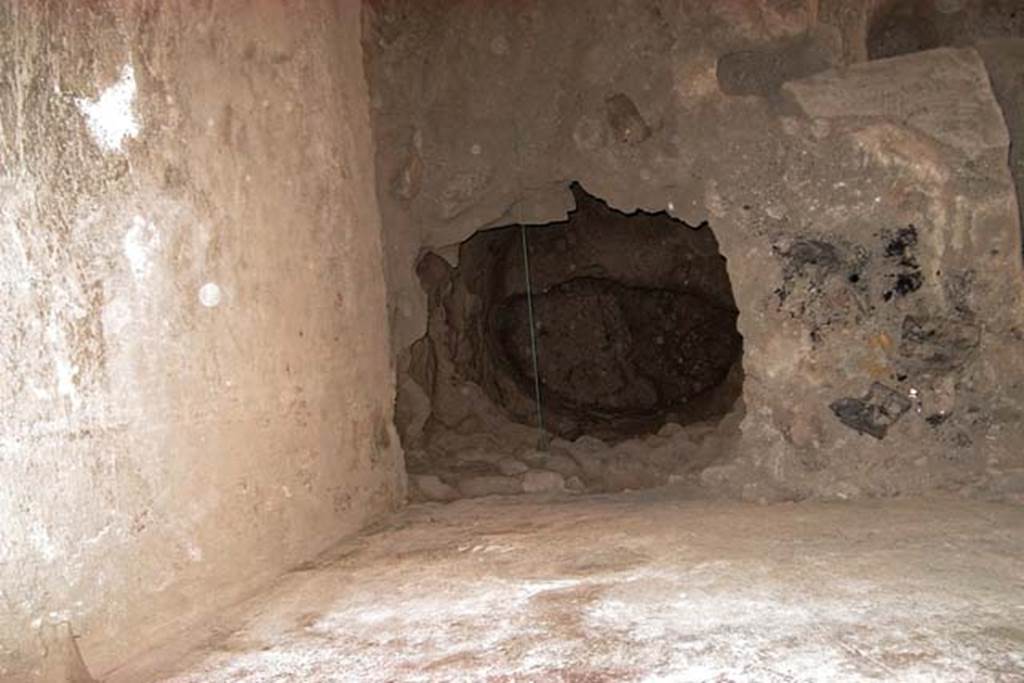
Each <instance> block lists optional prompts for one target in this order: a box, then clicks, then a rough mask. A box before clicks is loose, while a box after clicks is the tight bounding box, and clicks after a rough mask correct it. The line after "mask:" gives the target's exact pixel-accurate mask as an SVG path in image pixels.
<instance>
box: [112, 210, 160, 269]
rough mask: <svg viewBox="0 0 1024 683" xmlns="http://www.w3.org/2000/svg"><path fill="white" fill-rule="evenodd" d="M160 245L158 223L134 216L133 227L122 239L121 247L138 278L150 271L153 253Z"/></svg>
mask: <svg viewBox="0 0 1024 683" xmlns="http://www.w3.org/2000/svg"><path fill="white" fill-rule="evenodd" d="M159 246H160V235H159V234H158V233H157V231H156V225H154V224H153V222H152V221H147V220H146V219H145V218H143V217H142V216H135V217H133V218H132V224H131V227H129V228H128V231H127V232H126V233H125V234H124V239H123V240H122V241H121V248H122V250H123V251H124V257H125V258H126V259H128V266H129V267H130V268H131V270H132V274H133V275H134V276H135V278H136V279H141V278H143V277H145V276H146V274H147V273H148V272H149V270H150V267H151V266H152V263H153V254H154V253H155V252H156V250H157V248H158V247H159Z"/></svg>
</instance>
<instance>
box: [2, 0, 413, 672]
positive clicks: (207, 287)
mask: <svg viewBox="0 0 1024 683" xmlns="http://www.w3.org/2000/svg"><path fill="white" fill-rule="evenodd" d="M359 13H360V7H359V3H358V2H355V0H339V1H338V2H334V3H322V2H298V3H288V4H287V5H286V4H283V3H280V2H272V1H270V0H266V1H259V2H243V1H241V0H238V1H235V0H229V1H226V2H222V1H221V0H217V2H201V1H196V2H187V3H185V2H183V3H177V2H175V3H163V2H149V1H143V0H139V1H133V2H113V1H110V2H90V3H79V2H72V3H67V2H60V1H53V2H34V1H28V0H25V1H22V0H14V1H12V2H4V3H2V4H0V235H2V236H0V245H2V246H0V286H2V288H3V298H4V306H3V307H2V309H0V363H2V368H3V376H4V381H3V383H2V384H0V529H2V533H0V678H3V677H4V675H10V676H31V675H35V676H41V677H43V678H47V677H51V678H57V677H60V676H62V675H65V674H64V673H62V671H64V669H63V668H62V667H68V666H72V665H71V664H68V663H66V662H63V661H62V657H63V654H62V653H63V652H65V651H66V650H67V649H68V647H69V646H68V643H67V642H57V641H58V640H59V639H64V641H66V640H67V636H68V635H69V634H70V633H74V634H75V635H76V636H80V638H79V639H78V641H77V644H78V648H79V649H80V651H81V652H82V656H83V657H84V659H85V661H86V664H88V665H89V666H90V667H91V668H92V670H93V673H96V674H99V673H102V672H103V671H104V670H105V669H106V668H109V667H110V666H113V665H115V664H117V663H118V662H121V661H124V659H125V658H126V657H128V656H129V655H130V654H132V653H134V652H137V650H138V648H139V647H141V646H143V645H144V644H147V643H148V642H150V641H152V640H153V639H155V638H157V637H159V636H160V635H161V634H166V633H167V632H169V631H171V630H173V629H176V628H181V627H184V626H186V625H187V624H188V623H189V622H190V620H191V619H192V618H194V617H196V616H199V615H202V614H208V613H209V612H210V610H211V609H215V608H216V607H217V606H218V605H221V604H225V603H227V602H230V601H232V600H236V599H238V598H239V597H240V596H242V595H244V594H245V593H246V592H247V591H249V590H251V589H252V588H253V587H254V586H256V585H258V584H259V583H260V582H261V581H264V580H266V579H267V577H269V576H272V575H274V574H276V573H279V572H280V571H282V570H284V569H286V568H288V567H289V566H290V565H294V564H297V563H299V562H302V561H303V560H306V559H308V558H310V557H312V556H314V555H315V554H316V553H318V552H319V551H320V550H321V549H323V548H324V547H326V546H327V545H328V544H330V543H331V542H332V541H334V540H335V539H337V538H339V537H341V536H343V535H344V534H346V533H347V532H351V531H353V530H356V529H358V528H360V527H361V526H362V525H364V524H365V523H366V522H367V521H368V520H370V519H372V518H374V517H375V516H377V515H379V514H381V513H383V512H385V511H387V510H390V509H392V508H394V507H395V506H396V505H397V504H399V503H400V502H401V501H402V499H403V498H404V474H403V471H402V470H403V467H402V457H401V451H400V447H399V445H398V441H397V438H396V435H395V433H394V428H393V426H392V417H391V416H392V403H393V386H394V380H393V376H392V375H393V373H392V369H391V365H390V360H389V357H388V354H387V330H386V320H385V317H384V313H383V311H384V282H383V276H382V273H381V272H380V260H381V247H380V236H379V230H380V222H379V216H378V210H377V206H376V200H375V196H374V191H373V172H372V168H373V159H372V153H371V143H370V137H369V120H368V95H367V87H366V82H365V78H364V75H363V65H362V56H361V48H360V43H359ZM69 670H70V669H69ZM61 680H63V679H61Z"/></svg>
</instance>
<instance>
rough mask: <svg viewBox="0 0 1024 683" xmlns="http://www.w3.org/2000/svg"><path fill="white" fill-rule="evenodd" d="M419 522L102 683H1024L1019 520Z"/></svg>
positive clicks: (889, 505) (818, 512) (708, 507)
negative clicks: (145, 682) (887, 682)
mask: <svg viewBox="0 0 1024 683" xmlns="http://www.w3.org/2000/svg"><path fill="white" fill-rule="evenodd" d="M687 498H688V497H687V495H686V494H685V492H682V491H678V490H676V491H673V490H671V489H660V490H655V491H647V492H638V493H633V494H629V493H627V494H618V495H603V496H593V497H585V496H577V497H571V496H557V497H546V498H545V497H537V496H516V497H512V498H484V499H474V500H464V501H460V502H457V503H453V504H451V505H447V506H442V505H437V504H428V505H417V506H413V507H410V508H408V509H406V510H405V511H404V512H402V513H401V514H399V515H397V516H396V517H394V518H392V519H391V520H390V521H389V522H388V523H387V524H386V525H384V526H382V527H380V528H378V529H376V530H374V531H372V532H370V533H367V534H365V535H363V536H361V537H359V538H356V539H353V540H351V541H349V542H346V543H344V544H343V545H341V546H339V547H338V548H337V549H336V551H334V552H333V553H332V554H331V557H327V558H324V559H322V560H321V561H319V562H317V563H314V564H310V565H309V566H308V567H304V568H302V569H301V570H299V571H296V572H293V573H291V574H289V575H287V576H285V577H283V578H282V579H281V580H279V581H278V582H277V583H276V585H274V586H271V587H270V588H269V589H268V590H267V591H266V592H265V594H263V595H261V596H259V597H258V598H255V599H253V600H252V601H250V602H249V603H247V604H245V605H241V606H240V607H239V608H238V609H237V610H235V611H234V612H232V613H226V614H224V615H222V617H221V618H220V619H219V620H218V621H217V622H215V623H211V624H210V625H209V627H208V628H207V629H206V630H203V631H199V632H195V633H193V634H192V636H191V637H190V639H189V640H188V641H187V642H186V641H182V643H179V644H177V645H176V646H172V647H169V648H167V649H165V650H162V651H160V652H155V653H153V654H152V655H151V656H149V657H148V658H146V659H144V660H141V661H139V662H136V663H134V664H133V665H131V666H129V667H125V668H123V669H121V670H119V671H117V672H114V673H113V674H112V675H111V676H109V677H108V678H107V679H106V680H107V681H108V682H109V683H117V682H119V681H140V680H165V681H174V682H175V683H186V682H193V683H200V682H201V683H217V682H222V681H223V682H226V681H481V680H483V681H759V682H761V681H769V682H771V681H840V680H841V681H862V680H863V681H867V680H898V681H936V680H941V681H1007V682H1009V681H1024V507H1021V506H1011V505H1005V504H990V503H981V502H976V501H966V500H961V499H955V498H938V499H924V500H921V499H918V500H886V501H862V502H845V503H820V502H818V503H810V502H807V503H795V504H792V503H791V504H777V505H768V506H757V505H748V504H740V503H728V502H712V501H701V500H694V499H692V497H691V498H690V499H687Z"/></svg>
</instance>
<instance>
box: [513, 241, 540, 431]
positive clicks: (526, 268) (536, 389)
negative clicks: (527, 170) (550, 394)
mask: <svg viewBox="0 0 1024 683" xmlns="http://www.w3.org/2000/svg"><path fill="white" fill-rule="evenodd" d="M519 230H520V233H521V234H522V237H523V272H524V273H525V277H526V311H527V317H528V318H529V322H530V355H531V356H532V357H533V398H534V400H535V401H536V402H537V431H538V437H537V445H538V448H540V449H541V450H544V448H545V446H546V443H545V441H546V436H545V433H544V411H543V409H542V408H541V402H540V363H539V361H538V360H537V331H536V330H537V326H536V324H535V321H534V315H533V287H532V286H531V285H530V248H529V243H528V241H527V239H526V226H525V225H522V224H520V225H519Z"/></svg>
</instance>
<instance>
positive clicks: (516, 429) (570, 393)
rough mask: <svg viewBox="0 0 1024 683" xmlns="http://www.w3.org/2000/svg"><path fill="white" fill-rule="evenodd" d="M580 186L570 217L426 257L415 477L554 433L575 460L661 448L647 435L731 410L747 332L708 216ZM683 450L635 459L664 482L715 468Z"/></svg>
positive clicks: (476, 468)
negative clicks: (452, 258)
mask: <svg viewBox="0 0 1024 683" xmlns="http://www.w3.org/2000/svg"><path fill="white" fill-rule="evenodd" d="M571 189H572V192H573V195H574V198H575V201H576V208H575V210H573V211H571V212H570V213H569V216H568V218H567V219H565V220H561V221H557V222H552V223H547V224H543V225H529V226H526V227H525V228H524V227H523V226H521V225H509V226H504V227H499V228H491V229H485V230H480V231H478V232H476V233H474V234H473V235H472V236H471V237H470V238H468V239H467V240H466V241H464V242H463V243H461V245H459V249H458V262H457V265H452V264H451V263H449V262H448V261H447V260H445V259H444V258H442V257H441V256H440V255H438V254H436V253H434V252H427V253H425V254H424V255H423V256H422V257H421V259H420V260H419V263H418V265H417V271H418V274H419V277H420V280H421V283H422V284H423V287H424V289H425V291H426V292H427V295H428V300H429V320H430V322H429V331H428V333H427V335H426V336H425V337H424V338H423V339H421V340H420V341H419V342H417V343H416V344H415V345H414V347H413V349H412V351H411V354H410V355H411V357H412V360H411V362H410V369H409V374H410V376H411V377H412V378H413V379H414V380H415V382H416V383H417V386H418V387H419V388H420V389H423V390H424V392H425V393H426V394H427V395H428V396H427V397H426V398H427V399H429V401H430V402H431V404H432V405H431V412H430V416H429V418H427V419H426V420H425V422H424V423H423V437H422V438H420V439H418V440H416V442H415V443H413V444H412V446H413V448H411V449H410V451H411V455H410V471H411V472H412V473H414V474H418V473H436V472H439V471H443V472H446V473H447V474H450V475H451V476H449V477H448V479H449V480H451V481H453V483H456V484H457V483H458V479H459V478H460V477H461V476H462V473H463V470H464V469H465V468H463V467H462V466H461V465H458V463H457V462H456V461H461V462H464V461H466V460H469V461H472V462H473V465H472V467H471V468H470V469H472V470H473V473H474V474H481V473H483V474H487V473H490V470H492V469H495V468H494V467H491V465H497V464H498V463H493V462H492V463H486V462H484V463H483V464H482V462H481V461H487V460H488V459H498V458H501V457H502V453H501V451H498V453H497V454H495V451H494V447H495V445H500V446H501V448H502V449H503V450H506V451H515V445H514V444H519V446H520V451H521V450H523V449H525V450H529V449H531V448H532V447H533V446H534V445H536V444H537V443H538V441H539V442H541V443H545V442H546V441H548V440H549V439H554V444H553V448H554V450H558V449H559V448H560V447H561V448H562V449H563V451H564V452H565V453H566V454H568V455H569V456H570V457H571V458H576V455H578V451H579V450H580V445H579V444H586V450H588V451H594V450H602V449H603V448H607V449H609V450H613V449H616V448H618V446H619V445H620V444H625V450H629V445H630V444H632V445H633V446H634V447H635V450H637V451H638V452H639V451H644V452H650V451H657V448H653V449H652V448H651V444H649V443H645V442H644V440H645V439H654V440H657V439H659V438H662V439H664V437H666V435H669V434H673V433H675V432H676V431H682V430H685V429H686V428H687V427H688V426H690V425H697V429H698V430H704V432H703V433H708V432H710V431H714V429H715V425H716V424H717V422H718V421H719V420H720V419H721V418H722V417H724V416H725V415H727V414H730V413H731V412H732V411H733V409H734V407H735V405H736V403H737V401H738V399H739V398H740V395H741V393H742V385H743V370H742V362H741V360H742V351H743V338H742V336H741V335H740V333H739V331H738V330H737V326H736V321H737V316H738V311H737V307H736V302H735V299H734V297H733V292H732V287H731V284H730V281H729V275H728V272H727V270H726V267H725V264H726V262H725V258H724V257H723V256H722V254H721V252H720V251H719V248H718V242H717V240H716V239H715V236H714V234H713V232H712V230H711V228H710V226H708V225H707V224H706V223H702V224H700V225H696V226H691V225H687V224H686V223H683V222H682V221H679V220H677V219H674V218H672V217H671V216H670V215H669V214H668V213H666V212H660V213H647V212H643V211H638V212H635V213H633V214H625V213H622V212H620V211H617V210H615V209H613V208H611V207H609V206H608V205H607V204H606V203H605V202H604V201H602V200H600V199H598V198H596V197H593V196H591V195H590V194H588V193H587V192H586V191H585V190H584V189H583V188H582V187H581V186H580V185H579V184H575V183H574V184H572V186H571ZM524 233H525V238H526V239H525V242H524ZM524 243H525V245H526V249H527V251H526V255H528V259H526V258H524ZM531 304H532V316H531V310H530V307H531ZM535 369H536V371H537V372H536V373H535ZM537 377H539V394H540V401H539V404H538V401H537V388H538V387H537V384H536V383H535V378H537ZM400 413H401V411H400ZM541 418H542V419H543V429H544V432H543V435H542V436H541V438H538V436H540V435H539V434H538V431H537V427H538V426H539V422H540V420H541ZM659 435H660V436H659ZM406 442H407V446H408V445H410V443H409V442H410V439H406ZM510 444H513V445H510ZM595 444H597V445H595ZM676 446H677V447H675V448H672V449H669V450H671V452H672V453H673V454H674V455H672V456H671V457H668V458H662V459H661V460H660V461H659V462H658V463H655V464H654V465H651V463H644V462H642V458H640V457H638V458H637V462H636V463H635V465H631V467H634V468H636V467H639V468H641V469H642V468H645V467H647V468H648V469H649V470H651V471H649V472H648V474H649V475H650V476H648V477H647V478H646V479H645V481H647V482H648V483H647V485H654V484H656V483H661V482H664V481H665V480H666V477H667V476H669V474H671V473H674V472H677V471H682V470H686V469H688V468H697V467H698V466H699V465H706V464H707V463H706V462H703V461H701V462H698V460H700V459H699V458H697V457H695V449H694V448H679V447H678V444H676ZM541 450H546V448H545V447H542V448H541ZM617 452H618V453H621V452H625V451H624V450H623V449H621V448H619V449H618V451H617ZM510 455H511V456H513V457H520V456H521V453H520V452H513V453H511V454H510ZM478 456H479V457H478ZM538 457H540V458H541V459H543V458H542V456H538ZM527 459H528V458H527ZM576 460H577V463H578V462H579V458H576ZM453 463H454V464H455V465H457V466H455V470H458V471H457V472H455V473H452V472H451V471H450V469H451V466H453ZM514 467H515V466H513V469H514ZM500 469H501V468H498V471H496V472H493V473H494V474H498V472H500ZM506 469H509V468H506ZM569 469H570V470H572V472H575V471H576V470H577V469H578V468H572V467H570V468H569ZM572 472H568V471H567V472H566V473H565V475H570V474H572ZM577 473H581V472H577ZM506 474H507V473H506ZM596 480H597V481H596V484H595V487H596V488H599V489H607V488H608V486H607V485H606V484H607V482H606V480H605V479H604V478H603V476H597V477H596ZM584 483H585V484H587V486H588V488H593V487H590V486H589V483H586V482H584ZM510 486H511V485H510Z"/></svg>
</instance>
